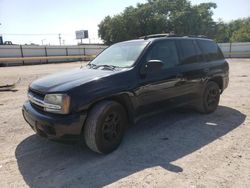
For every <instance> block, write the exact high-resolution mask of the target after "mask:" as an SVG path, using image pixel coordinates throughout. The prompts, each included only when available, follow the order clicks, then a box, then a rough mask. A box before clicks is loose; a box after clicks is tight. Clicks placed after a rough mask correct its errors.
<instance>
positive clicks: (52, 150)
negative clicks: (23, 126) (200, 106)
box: [15, 106, 246, 187]
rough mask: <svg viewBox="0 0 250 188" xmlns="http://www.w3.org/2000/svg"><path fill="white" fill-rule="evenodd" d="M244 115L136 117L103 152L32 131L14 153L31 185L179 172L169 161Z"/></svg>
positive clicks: (89, 183)
mask: <svg viewBox="0 0 250 188" xmlns="http://www.w3.org/2000/svg"><path fill="white" fill-rule="evenodd" d="M245 118H246V116H245V115H244V114H242V113H241V112H239V111H237V110H236V109H232V108H229V107H225V106H220V107H219V108H218V110H217V111H216V112H215V113H213V114H210V115H200V114H197V113H194V112H188V113H176V112H167V113H164V114H159V115H156V116H154V117H151V118H147V119H146V120H143V121H141V122H138V123H137V124H136V126H134V127H132V128H130V129H129V130H128V132H127V134H126V136H125V138H124V141H123V143H122V144H121V146H120V147H119V149H118V150H116V151H115V152H113V153H111V154H109V155H106V156H105V155H98V154H95V153H93V152H91V151H90V150H89V149H87V148H83V149H81V148H80V147H79V146H78V145H64V144H60V143H54V142H51V141H48V140H46V139H43V138H40V137H38V136H36V135H33V136H30V137H28V138H27V139H25V140H24V141H22V142H21V143H20V144H19V145H18V146H17V148H16V152H15V154H16V159H17V163H18V167H19V170H20V172H21V174H22V175H23V178H24V180H25V182H26V183H27V184H28V185H29V186H30V187H71V186H73V187H100V186H105V185H109V184H111V183H113V182H116V181H118V180H120V179H122V178H125V177H127V176H130V175H132V174H134V173H136V172H139V171H141V170H144V169H146V168H150V167H155V166H161V167H163V168H165V169H166V170H168V171H171V172H174V173H175V172H176V173H177V172H182V171H183V167H181V166H175V165H173V164H171V162H173V161H175V160H177V159H179V158H182V157H185V156H186V155H188V154H190V153H192V152H195V151H196V150H198V149H200V148H202V147H203V146H205V145H207V144H209V143H211V142H213V141H215V140H216V139H219V138H221V137H222V136H224V135H225V134H227V133H228V132H230V131H232V130H233V129H235V128H237V127H238V126H240V125H241V124H242V123H243V122H244V120H245Z"/></svg>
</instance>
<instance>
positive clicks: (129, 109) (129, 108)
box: [89, 94, 134, 124]
mask: <svg viewBox="0 0 250 188" xmlns="http://www.w3.org/2000/svg"><path fill="white" fill-rule="evenodd" d="M104 100H112V101H115V102H118V103H119V104H121V105H122V106H123V108H124V110H125V111H126V113H127V117H128V121H129V123H131V124H133V123H134V113H133V112H134V109H133V105H132V103H131V101H130V98H129V96H128V94H121V95H115V96H111V97H107V98H103V99H101V100H98V101H96V102H95V103H94V104H92V105H91V106H90V107H89V109H91V108H92V107H93V106H95V105H96V104H97V103H99V102H101V101H104Z"/></svg>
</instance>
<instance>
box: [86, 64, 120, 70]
mask: <svg viewBox="0 0 250 188" xmlns="http://www.w3.org/2000/svg"><path fill="white" fill-rule="evenodd" d="M91 65H92V66H91V68H94V69H98V68H100V67H103V68H107V69H111V70H114V69H116V68H117V66H114V65H95V64H91Z"/></svg>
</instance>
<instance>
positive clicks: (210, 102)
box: [196, 81, 220, 114]
mask: <svg viewBox="0 0 250 188" xmlns="http://www.w3.org/2000/svg"><path fill="white" fill-rule="evenodd" d="M219 101H220V88H219V86H218V84H217V83H215V82H213V81H209V82H208V83H207V85H206V88H205V89H204V92H203V94H202V96H201V98H200V99H199V101H198V104H197V106H196V109H197V110H198V111H199V112H200V113H203V114H209V113H212V112H214V111H215V110H216V109H217V107H218V104H219Z"/></svg>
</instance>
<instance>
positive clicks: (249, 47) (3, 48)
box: [0, 42, 250, 65]
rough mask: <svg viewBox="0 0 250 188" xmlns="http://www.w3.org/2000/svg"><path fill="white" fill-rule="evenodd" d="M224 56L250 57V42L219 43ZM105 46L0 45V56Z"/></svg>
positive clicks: (83, 51) (82, 51)
mask: <svg viewBox="0 0 250 188" xmlns="http://www.w3.org/2000/svg"><path fill="white" fill-rule="evenodd" d="M219 46H220V48H221V50H222V51H223V53H224V56H225V57H226V58H244V57H248V58H250V42H246V43H219ZM105 48H107V46H104V45H99V44H85V45H80V46H73V45H72V46H30V45H9V46H8V45H0V58H7V57H46V56H48V57H49V56H77V55H97V54H99V53H100V52H102V51H103V50H104V49H105ZM65 61H76V59H68V60H62V59H61V60H39V61H38V60H35V61H34V60H32V61H31V60H29V61H27V60H26V61H20V62H8V65H11V64H12V65H14V64H18V65H22V64H24V65H25V64H39V63H50V62H65Z"/></svg>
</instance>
